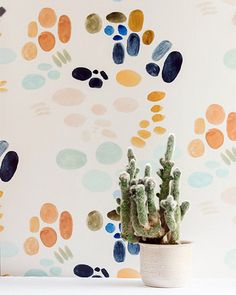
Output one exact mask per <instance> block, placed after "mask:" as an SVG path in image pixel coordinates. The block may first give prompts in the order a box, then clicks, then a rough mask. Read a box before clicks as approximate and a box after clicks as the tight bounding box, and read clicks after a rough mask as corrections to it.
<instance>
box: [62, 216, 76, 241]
mask: <svg viewBox="0 0 236 295" xmlns="http://www.w3.org/2000/svg"><path fill="white" fill-rule="evenodd" d="M59 228H60V234H61V237H62V238H63V239H64V240H68V239H70V237H71V235H72V232H73V220H72V216H71V214H70V213H69V212H68V211H64V212H62V213H61V216H60V221H59Z"/></svg>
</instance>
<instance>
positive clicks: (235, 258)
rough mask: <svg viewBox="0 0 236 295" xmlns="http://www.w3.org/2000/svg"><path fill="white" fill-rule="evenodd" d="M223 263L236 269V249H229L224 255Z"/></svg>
mask: <svg viewBox="0 0 236 295" xmlns="http://www.w3.org/2000/svg"><path fill="white" fill-rule="evenodd" d="M225 264H226V265H227V266H228V267H229V268H231V269H233V270H236V249H232V250H230V251H229V252H228V253H227V254H226V255H225Z"/></svg>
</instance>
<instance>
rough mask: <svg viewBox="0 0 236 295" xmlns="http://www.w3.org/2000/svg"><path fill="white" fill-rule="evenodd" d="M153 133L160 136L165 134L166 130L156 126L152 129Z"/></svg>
mask: <svg viewBox="0 0 236 295" xmlns="http://www.w3.org/2000/svg"><path fill="white" fill-rule="evenodd" d="M153 132H154V133H156V134H158V135H162V134H164V133H166V128H164V127H160V126H157V127H155V128H154V129H153Z"/></svg>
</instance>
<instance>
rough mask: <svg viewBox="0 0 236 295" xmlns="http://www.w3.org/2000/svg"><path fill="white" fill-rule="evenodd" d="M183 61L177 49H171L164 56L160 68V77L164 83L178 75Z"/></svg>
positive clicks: (169, 81)
mask: <svg viewBox="0 0 236 295" xmlns="http://www.w3.org/2000/svg"><path fill="white" fill-rule="evenodd" d="M182 63H183V57H182V54H181V53H180V52H178V51H172V52H171V53H170V54H169V55H168V56H167V58H166V60H165V62H164V66H163V69H162V79H163V80H164V81H165V82H166V83H171V82H173V81H174V80H175V79H176V77H177V76H178V74H179V72H180V70H181V67H182Z"/></svg>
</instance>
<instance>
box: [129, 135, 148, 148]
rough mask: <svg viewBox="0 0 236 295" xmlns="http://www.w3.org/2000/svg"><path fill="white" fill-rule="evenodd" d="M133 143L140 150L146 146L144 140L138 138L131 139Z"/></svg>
mask: <svg viewBox="0 0 236 295" xmlns="http://www.w3.org/2000/svg"><path fill="white" fill-rule="evenodd" d="M131 143H132V144H133V145H134V146H136V147H138V148H143V147H144V146H145V144H146V143H145V141H144V140H142V139H141V138H139V137H136V136H135V137H132V138H131Z"/></svg>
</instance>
